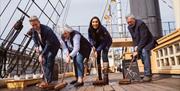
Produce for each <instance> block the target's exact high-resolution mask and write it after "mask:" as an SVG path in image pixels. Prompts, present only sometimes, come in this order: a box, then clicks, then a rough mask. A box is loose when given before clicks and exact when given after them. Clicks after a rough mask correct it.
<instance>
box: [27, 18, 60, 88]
mask: <svg viewBox="0 0 180 91" xmlns="http://www.w3.org/2000/svg"><path fill="white" fill-rule="evenodd" d="M29 22H30V24H31V26H32V28H31V29H30V32H29V33H31V34H32V39H33V40H34V43H35V51H36V52H37V53H39V62H40V63H41V64H42V65H43V69H44V80H45V81H44V82H42V83H41V84H40V85H39V87H41V88H46V87H48V85H49V84H50V83H51V82H52V74H53V67H54V61H55V56H56V54H57V52H58V49H59V47H60V42H59V40H58V38H57V36H56V35H55V33H54V32H53V31H52V29H51V28H50V27H48V26H46V25H43V24H41V23H40V21H39V19H38V18H37V17H36V16H32V17H30V19H29ZM40 46H41V48H42V52H40V50H39V47H40Z"/></svg>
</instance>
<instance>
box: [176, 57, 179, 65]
mask: <svg viewBox="0 0 180 91" xmlns="http://www.w3.org/2000/svg"><path fill="white" fill-rule="evenodd" d="M176 60H177V62H178V65H180V56H176Z"/></svg>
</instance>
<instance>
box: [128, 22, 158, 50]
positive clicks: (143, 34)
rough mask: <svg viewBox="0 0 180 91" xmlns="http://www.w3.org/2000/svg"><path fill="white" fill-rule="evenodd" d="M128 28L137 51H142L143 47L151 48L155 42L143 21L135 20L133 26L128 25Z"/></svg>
mask: <svg viewBox="0 0 180 91" xmlns="http://www.w3.org/2000/svg"><path fill="white" fill-rule="evenodd" d="M128 29H129V32H130V34H131V36H132V39H133V44H134V46H137V47H138V51H139V52H140V51H142V49H143V48H145V49H146V50H151V49H152V48H154V47H155V45H156V43H157V42H156V40H155V39H154V37H153V36H152V34H151V32H150V31H149V28H148V27H147V26H146V24H145V23H144V22H143V21H141V20H136V23H135V26H134V27H131V26H128Z"/></svg>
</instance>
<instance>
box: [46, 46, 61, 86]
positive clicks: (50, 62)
mask: <svg viewBox="0 0 180 91" xmlns="http://www.w3.org/2000/svg"><path fill="white" fill-rule="evenodd" d="M57 52H58V49H57V50H55V51H49V52H48V53H47V54H45V55H44V58H45V60H44V63H43V68H44V72H45V74H44V77H45V78H46V79H47V82H48V83H51V82H52V79H53V68H54V62H55V57H56V55H57Z"/></svg>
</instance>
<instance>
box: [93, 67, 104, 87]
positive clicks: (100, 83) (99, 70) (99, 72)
mask: <svg viewBox="0 0 180 91" xmlns="http://www.w3.org/2000/svg"><path fill="white" fill-rule="evenodd" d="M101 73H102V72H101V65H100V64H98V80H96V81H94V82H93V85H104V81H103V80H102V74H101Z"/></svg>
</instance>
